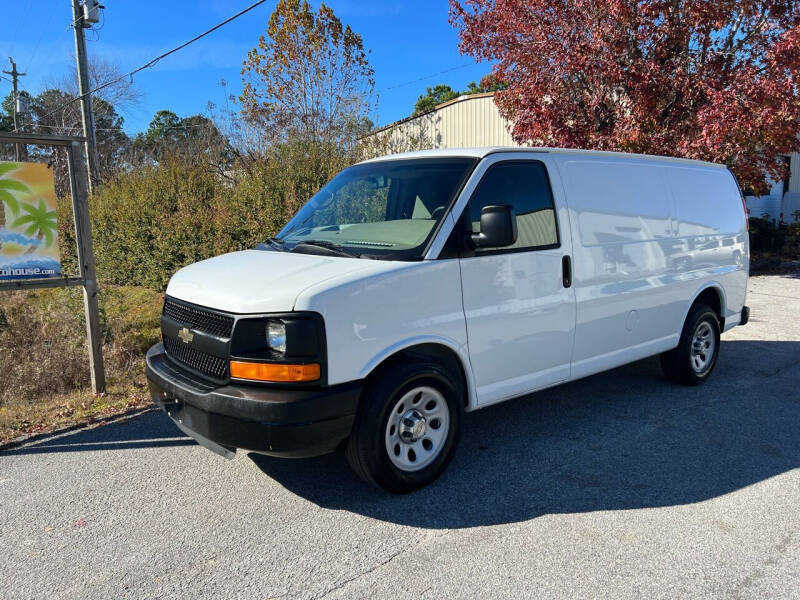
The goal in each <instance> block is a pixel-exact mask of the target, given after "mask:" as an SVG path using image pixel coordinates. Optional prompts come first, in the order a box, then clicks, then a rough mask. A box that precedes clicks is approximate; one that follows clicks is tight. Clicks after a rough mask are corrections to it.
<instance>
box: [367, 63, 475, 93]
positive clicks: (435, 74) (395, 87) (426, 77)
mask: <svg viewBox="0 0 800 600" xmlns="http://www.w3.org/2000/svg"><path fill="white" fill-rule="evenodd" d="M475 64H477V63H474V62H473V63H467V64H465V65H459V66H458V67H450V68H449V69H444V70H443V71H439V72H438V73H431V74H430V75H423V76H422V77H418V78H417V79H412V80H411V81H406V82H404V83H398V84H397V85H392V86H390V87H385V88H382V89H380V90H377V91H376V92H375V93H376V94H380V93H381V92H388V91H389V90H395V89H397V88H401V87H405V86H407V85H411V84H412V83H418V82H420V81H425V80H426V79H431V78H433V77H438V76H439V75H443V74H445V73H449V72H451V71H458V70H459V69H466V68H467V67H472V66H475Z"/></svg>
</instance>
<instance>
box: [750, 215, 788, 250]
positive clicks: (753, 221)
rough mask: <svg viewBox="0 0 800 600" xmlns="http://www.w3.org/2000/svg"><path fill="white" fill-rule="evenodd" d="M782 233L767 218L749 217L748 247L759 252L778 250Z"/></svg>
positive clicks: (782, 237)
mask: <svg viewBox="0 0 800 600" xmlns="http://www.w3.org/2000/svg"><path fill="white" fill-rule="evenodd" d="M783 242H784V233H783V232H782V231H781V229H780V228H779V227H778V226H777V225H775V224H774V223H773V222H772V221H770V220H768V219H759V218H756V217H751V218H750V249H751V250H756V251H759V252H780V250H781V248H783Z"/></svg>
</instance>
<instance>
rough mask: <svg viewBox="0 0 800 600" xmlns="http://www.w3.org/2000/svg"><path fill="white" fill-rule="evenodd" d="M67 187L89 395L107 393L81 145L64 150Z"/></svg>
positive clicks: (72, 143) (72, 145)
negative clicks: (80, 285)
mask: <svg viewBox="0 0 800 600" xmlns="http://www.w3.org/2000/svg"><path fill="white" fill-rule="evenodd" d="M67 164H68V166H69V185H70V191H71V192H72V212H73V215H74V216H75V240H76V242H77V246H78V266H79V269H80V277H81V279H82V280H83V307H84V311H85V313H86V341H87V345H88V347H89V372H90V375H91V378H92V392H94V393H95V394H102V393H104V392H105V391H106V373H105V368H104V366H103V351H102V350H103V349H102V344H103V340H102V336H101V332H100V315H99V311H98V308H97V291H98V285H97V277H96V275H95V272H94V249H93V247H92V226H91V223H90V221H89V192H88V185H87V181H86V175H87V173H86V168H85V164H84V159H83V153H82V149H81V144H80V143H78V142H71V143H70V144H69V146H67Z"/></svg>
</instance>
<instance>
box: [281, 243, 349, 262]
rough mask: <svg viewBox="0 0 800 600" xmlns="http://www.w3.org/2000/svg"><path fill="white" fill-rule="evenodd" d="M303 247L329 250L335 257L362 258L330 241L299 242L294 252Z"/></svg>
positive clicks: (293, 249)
mask: <svg viewBox="0 0 800 600" xmlns="http://www.w3.org/2000/svg"><path fill="white" fill-rule="evenodd" d="M301 246H311V247H314V248H325V250H328V251H329V252H331V253H332V254H335V255H338V256H347V257H350V258H361V255H360V254H358V253H356V252H350V251H348V250H345V249H344V247H343V246H340V245H339V244H334V243H333V242H328V241H325V240H303V241H302V242H297V244H295V246H294V248H292V252H294V251H296V250H297V248H298V247H301Z"/></svg>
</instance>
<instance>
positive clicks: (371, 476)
mask: <svg viewBox="0 0 800 600" xmlns="http://www.w3.org/2000/svg"><path fill="white" fill-rule="evenodd" d="M420 386H426V387H432V388H435V390H436V391H438V392H439V393H440V394H441V395H442V396H443V397H444V399H445V401H446V404H447V413H448V415H449V429H448V431H447V434H446V436H444V442H443V444H442V445H441V447H440V448H441V449H440V450H439V451H438V454H437V455H436V458H435V459H433V461H432V462H431V463H430V464H429V465H427V466H426V467H424V468H423V469H421V470H417V471H404V470H401V469H400V468H398V467H397V466H395V464H393V463H392V460H391V459H390V457H389V453H388V452H389V451H388V449H387V442H386V436H387V435H388V434H387V426H388V425H389V417H390V414H392V411H393V410H394V408H395V405H396V404H397V403H398V402H399V401H400V400H401V399H402V398H403V396H404V395H405V394H407V393H408V392H410V391H411V390H413V389H414V388H416V387H420ZM462 387H463V386H462V384H461V381H460V377H459V376H454V375H453V374H451V373H450V372H449V371H448V370H447V369H445V368H443V367H441V366H439V365H437V364H435V363H428V362H423V361H418V360H407V361H403V362H400V361H396V362H394V363H393V364H390V365H389V366H387V367H385V368H383V369H381V370H380V372H378V373H376V374H375V375H373V376H372V377H371V378H370V381H369V382H368V384H367V387H366V388H365V390H364V394H363V396H362V397H361V402H360V405H359V412H358V415H357V416H356V421H355V423H354V425H353V431H352V433H351V434H350V439H349V440H348V442H347V448H346V450H345V455H346V456H347V461H348V462H349V463H350V466H351V467H352V468H353V471H355V473H356V474H357V475H358V476H359V477H360V478H361V479H363V480H364V481H366V482H368V483H371V484H373V485H376V486H378V487H382V488H383V489H385V490H387V491H389V492H393V493H396V494H405V493H408V492H413V491H414V490H417V489H419V488H421V487H423V486H426V485H428V484H429V483H431V482H432V481H433V480H435V479H436V478H437V477H439V475H441V474H442V473H443V472H444V470H445V469H446V468H447V465H448V464H449V463H450V459H451V458H452V457H453V454H454V453H455V450H456V447H457V446H458V439H459V436H460V432H461V415H462V412H463V403H464V393H465V392H464V391H463V389H462Z"/></svg>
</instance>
